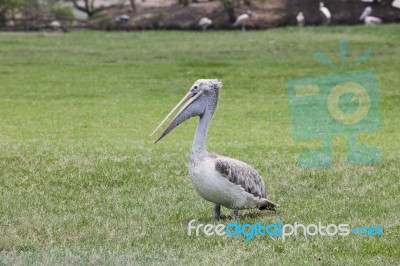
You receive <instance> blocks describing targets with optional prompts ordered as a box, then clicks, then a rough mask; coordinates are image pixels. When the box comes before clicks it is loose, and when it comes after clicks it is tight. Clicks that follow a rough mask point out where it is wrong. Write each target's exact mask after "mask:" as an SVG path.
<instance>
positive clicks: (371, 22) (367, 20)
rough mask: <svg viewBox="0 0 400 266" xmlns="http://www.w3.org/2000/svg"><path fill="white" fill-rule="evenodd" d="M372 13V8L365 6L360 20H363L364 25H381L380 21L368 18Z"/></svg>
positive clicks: (375, 18)
mask: <svg viewBox="0 0 400 266" xmlns="http://www.w3.org/2000/svg"><path fill="white" fill-rule="evenodd" d="M371 13H372V8H371V7H370V6H367V7H366V8H365V9H364V12H363V13H362V14H361V17H360V20H364V23H365V25H378V24H382V19H380V18H377V17H372V16H370V15H371Z"/></svg>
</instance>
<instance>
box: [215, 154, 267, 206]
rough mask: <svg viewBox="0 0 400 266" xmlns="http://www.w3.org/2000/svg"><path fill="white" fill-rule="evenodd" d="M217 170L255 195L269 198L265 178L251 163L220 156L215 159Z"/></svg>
mask: <svg viewBox="0 0 400 266" xmlns="http://www.w3.org/2000/svg"><path fill="white" fill-rule="evenodd" d="M215 170H217V171H218V172H219V173H220V174H221V175H222V176H223V177H225V178H226V179H228V180H229V181H231V182H232V183H234V184H236V185H240V186H241V187H242V188H244V190H245V191H246V192H248V193H250V194H252V195H253V196H255V197H259V198H264V199H267V193H266V191H265V186H264V180H263V178H262V177H261V176H260V175H259V174H258V172H257V171H256V170H255V169H254V168H253V167H251V166H250V165H248V164H246V163H244V162H241V161H238V160H235V159H231V158H227V157H222V156H218V158H217V159H216V161H215Z"/></svg>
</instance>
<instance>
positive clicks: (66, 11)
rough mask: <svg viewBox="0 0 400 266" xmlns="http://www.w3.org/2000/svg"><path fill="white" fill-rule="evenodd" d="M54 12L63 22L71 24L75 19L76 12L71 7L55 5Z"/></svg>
mask: <svg viewBox="0 0 400 266" xmlns="http://www.w3.org/2000/svg"><path fill="white" fill-rule="evenodd" d="M52 13H53V14H54V16H55V17H56V19H57V20H59V21H62V22H63V24H70V23H71V22H72V21H74V20H75V14H74V12H73V11H72V9H71V8H70V7H55V8H53V9H52Z"/></svg>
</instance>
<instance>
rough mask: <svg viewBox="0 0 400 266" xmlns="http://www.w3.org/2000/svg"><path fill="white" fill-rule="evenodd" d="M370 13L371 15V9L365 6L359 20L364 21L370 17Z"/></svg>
mask: <svg viewBox="0 0 400 266" xmlns="http://www.w3.org/2000/svg"><path fill="white" fill-rule="evenodd" d="M371 13H372V8H371V7H370V6H367V7H366V8H365V9H364V12H363V13H362V14H361V17H360V20H364V19H365V18H366V17H368V16H369V15H371Z"/></svg>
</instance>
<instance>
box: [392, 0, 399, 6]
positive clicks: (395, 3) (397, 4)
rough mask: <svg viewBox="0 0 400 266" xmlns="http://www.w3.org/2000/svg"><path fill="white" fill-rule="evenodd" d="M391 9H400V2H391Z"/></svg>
mask: <svg viewBox="0 0 400 266" xmlns="http://www.w3.org/2000/svg"><path fill="white" fill-rule="evenodd" d="M392 7H395V8H400V0H394V1H393V2H392Z"/></svg>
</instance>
